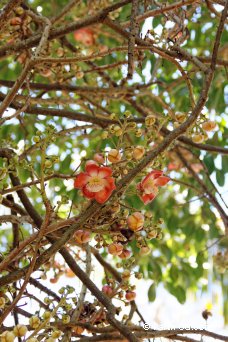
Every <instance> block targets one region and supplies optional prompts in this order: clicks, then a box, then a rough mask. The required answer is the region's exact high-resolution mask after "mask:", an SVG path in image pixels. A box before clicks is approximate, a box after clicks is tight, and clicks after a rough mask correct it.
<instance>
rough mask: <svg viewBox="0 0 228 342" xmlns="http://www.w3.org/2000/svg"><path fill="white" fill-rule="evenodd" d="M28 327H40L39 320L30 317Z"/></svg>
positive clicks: (35, 317)
mask: <svg viewBox="0 0 228 342" xmlns="http://www.w3.org/2000/svg"><path fill="white" fill-rule="evenodd" d="M29 325H30V327H31V328H33V329H37V328H38V327H39V325H40V319H39V317H37V316H32V317H30V318H29Z"/></svg>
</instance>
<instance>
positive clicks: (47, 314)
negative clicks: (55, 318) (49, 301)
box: [42, 311, 51, 321]
mask: <svg viewBox="0 0 228 342" xmlns="http://www.w3.org/2000/svg"><path fill="white" fill-rule="evenodd" d="M42 317H43V319H44V320H45V321H48V320H49V319H50V318H51V312H50V311H45V312H44V313H43V316H42Z"/></svg>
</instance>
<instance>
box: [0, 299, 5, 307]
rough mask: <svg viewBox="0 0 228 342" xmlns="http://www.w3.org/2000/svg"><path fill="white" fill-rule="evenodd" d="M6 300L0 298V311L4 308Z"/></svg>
mask: <svg viewBox="0 0 228 342" xmlns="http://www.w3.org/2000/svg"><path fill="white" fill-rule="evenodd" d="M5 304H6V300H5V298H4V297H0V309H3V308H4V307H5Z"/></svg>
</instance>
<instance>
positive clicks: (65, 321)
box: [62, 315, 70, 324]
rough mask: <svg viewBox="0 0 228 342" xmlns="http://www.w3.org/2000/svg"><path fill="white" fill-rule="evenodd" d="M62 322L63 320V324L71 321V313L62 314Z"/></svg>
mask: <svg viewBox="0 0 228 342" xmlns="http://www.w3.org/2000/svg"><path fill="white" fill-rule="evenodd" d="M62 322H63V324H68V323H69V322H70V316H69V315H63V316H62Z"/></svg>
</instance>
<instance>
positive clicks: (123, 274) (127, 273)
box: [121, 270, 131, 280]
mask: <svg viewBox="0 0 228 342" xmlns="http://www.w3.org/2000/svg"><path fill="white" fill-rule="evenodd" d="M130 276H131V272H130V271H129V270H125V271H123V273H122V275H121V277H122V279H123V280H128V279H129V278H130Z"/></svg>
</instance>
